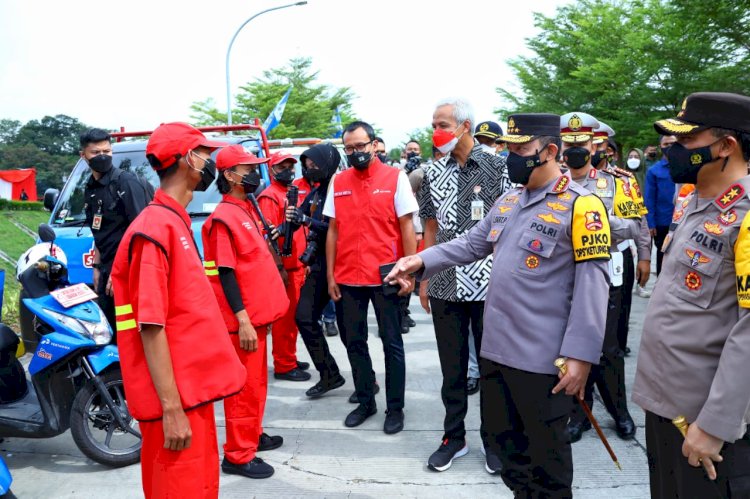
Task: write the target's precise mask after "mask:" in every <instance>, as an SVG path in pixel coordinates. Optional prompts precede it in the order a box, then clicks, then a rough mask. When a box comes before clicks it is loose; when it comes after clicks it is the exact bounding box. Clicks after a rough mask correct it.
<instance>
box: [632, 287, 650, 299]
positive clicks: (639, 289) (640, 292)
mask: <svg viewBox="0 0 750 499" xmlns="http://www.w3.org/2000/svg"><path fill="white" fill-rule="evenodd" d="M635 292H636V294H637V295H638V296H640V297H641V298H649V297H650V296H651V291H649V290H647V289H646V288H644V287H641V286H638V287H636V291H635Z"/></svg>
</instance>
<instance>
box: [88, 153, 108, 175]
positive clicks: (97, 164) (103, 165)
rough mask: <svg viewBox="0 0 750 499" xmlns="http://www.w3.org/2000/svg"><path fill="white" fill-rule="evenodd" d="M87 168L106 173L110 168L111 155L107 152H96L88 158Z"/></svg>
mask: <svg viewBox="0 0 750 499" xmlns="http://www.w3.org/2000/svg"><path fill="white" fill-rule="evenodd" d="M89 168H91V169H92V170H94V171H95V172H96V173H107V172H108V171H110V170H111V169H112V156H110V155H109V154H97V155H96V156H94V157H93V158H91V159H90V160H89Z"/></svg>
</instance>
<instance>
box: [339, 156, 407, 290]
mask: <svg viewBox="0 0 750 499" xmlns="http://www.w3.org/2000/svg"><path fill="white" fill-rule="evenodd" d="M399 172H400V170H399V169H398V168H390V167H388V166H385V165H384V164H383V163H381V162H380V161H379V160H378V159H377V158H373V160H372V162H371V163H370V167H369V168H366V169H365V170H361V171H360V170H357V169H356V168H349V169H347V170H344V171H343V172H341V173H339V174H338V175H336V177H335V180H334V184H333V187H334V192H333V203H334V209H335V211H336V226H337V227H338V238H337V241H336V263H335V269H334V278H335V279H336V282H337V283H339V284H347V285H350V286H369V285H377V284H382V279H381V278H380V270H379V267H380V266H381V265H383V264H385V263H390V262H395V261H396V260H398V259H399V258H401V257H402V256H404V249H403V241H402V238H401V225H400V223H399V220H398V216H397V215H396V207H395V205H394V198H395V197H396V187H397V185H398V174H399Z"/></svg>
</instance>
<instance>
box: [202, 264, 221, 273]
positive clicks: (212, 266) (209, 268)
mask: <svg viewBox="0 0 750 499" xmlns="http://www.w3.org/2000/svg"><path fill="white" fill-rule="evenodd" d="M203 268H204V269H205V272H206V275H209V276H210V275H219V269H217V268H216V262H215V261H213V260H207V261H205V262H203Z"/></svg>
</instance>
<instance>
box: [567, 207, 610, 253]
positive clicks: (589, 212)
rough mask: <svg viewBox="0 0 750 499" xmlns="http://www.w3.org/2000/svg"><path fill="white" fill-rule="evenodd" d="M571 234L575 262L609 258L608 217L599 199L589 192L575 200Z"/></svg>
mask: <svg viewBox="0 0 750 499" xmlns="http://www.w3.org/2000/svg"><path fill="white" fill-rule="evenodd" d="M571 235H572V243H573V258H574V260H575V261H576V262H585V261H587V260H608V259H609V247H610V244H611V236H610V230H609V219H608V218H607V208H606V207H605V206H604V203H602V200H601V199H599V198H598V197H596V196H594V195H591V194H590V195H586V196H579V197H578V198H577V199H576V200H575V203H574V204H573V220H572V226H571Z"/></svg>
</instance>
